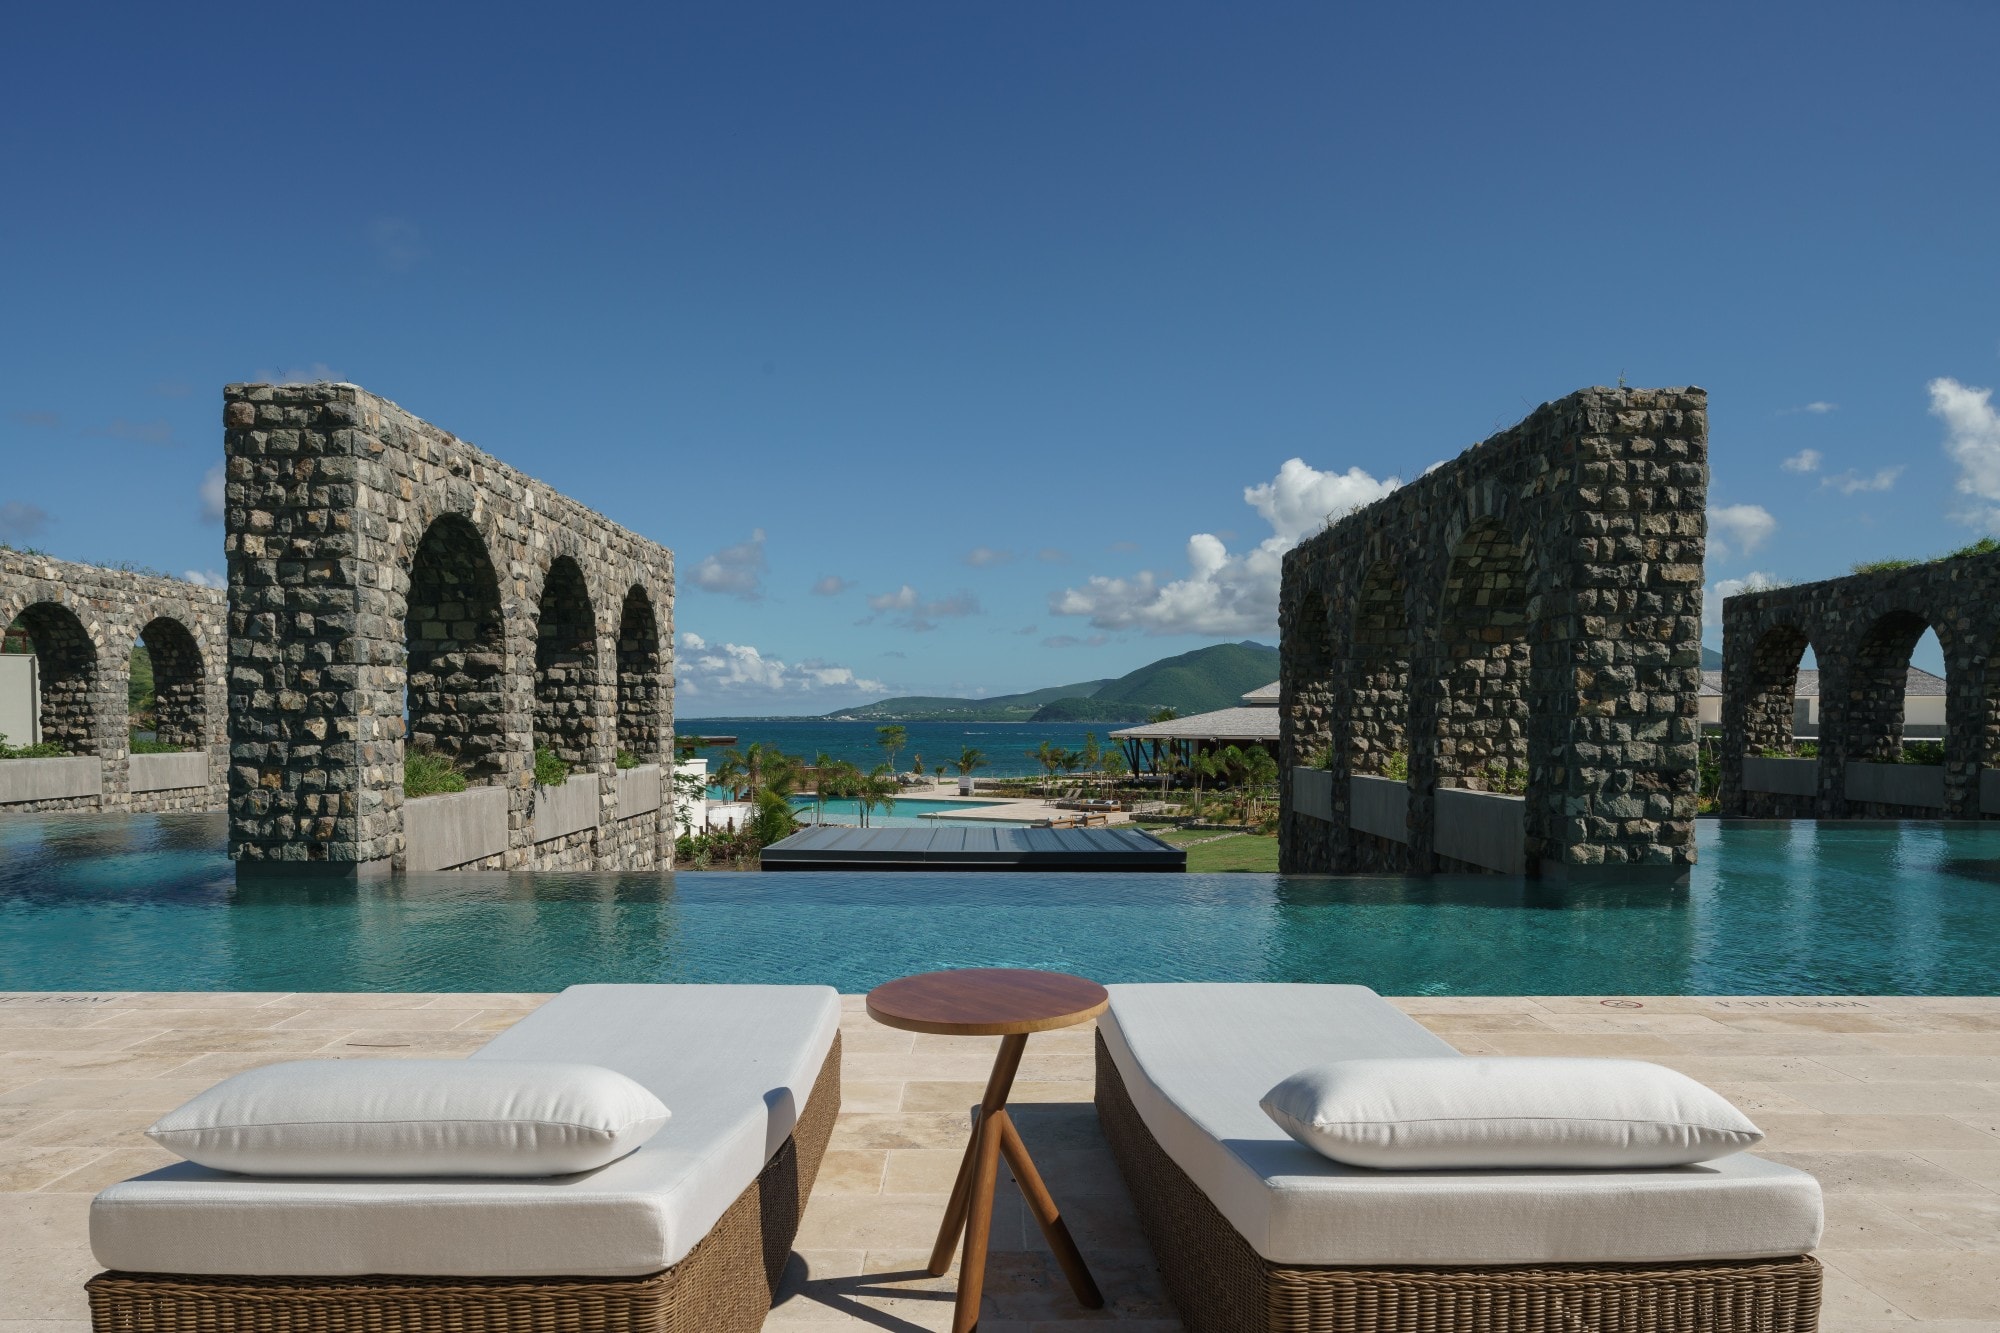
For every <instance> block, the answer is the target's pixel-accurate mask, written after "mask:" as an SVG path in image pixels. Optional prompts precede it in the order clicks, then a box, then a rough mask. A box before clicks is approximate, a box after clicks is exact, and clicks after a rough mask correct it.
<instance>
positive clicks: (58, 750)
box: [0, 732, 70, 759]
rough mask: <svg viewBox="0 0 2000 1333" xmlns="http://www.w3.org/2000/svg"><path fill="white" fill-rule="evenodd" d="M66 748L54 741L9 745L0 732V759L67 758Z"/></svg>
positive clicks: (68, 754)
mask: <svg viewBox="0 0 2000 1333" xmlns="http://www.w3.org/2000/svg"><path fill="white" fill-rule="evenodd" d="M69 757H70V753H69V751H68V750H65V749H63V747H62V746H60V745H57V744H56V743H55V742H54V741H37V742H36V743H35V744H33V745H9V744H7V735H6V733H5V732H0V759H67V758H69Z"/></svg>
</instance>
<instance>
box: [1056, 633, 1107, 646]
mask: <svg viewBox="0 0 2000 1333" xmlns="http://www.w3.org/2000/svg"><path fill="white" fill-rule="evenodd" d="M1110 642H1111V636H1110V635H1109V634H1092V635H1089V636H1088V637H1086V638H1081V639H1079V638H1078V637H1077V636H1076V635H1074V634H1051V635H1050V636H1049V637H1048V638H1046V639H1043V640H1042V647H1044V648H1102V647H1103V646H1104V645H1105V644H1107V643H1110Z"/></svg>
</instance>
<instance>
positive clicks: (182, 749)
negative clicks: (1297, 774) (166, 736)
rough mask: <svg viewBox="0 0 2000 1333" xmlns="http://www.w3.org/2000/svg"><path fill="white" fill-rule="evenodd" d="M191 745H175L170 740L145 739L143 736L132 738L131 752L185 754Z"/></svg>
mask: <svg viewBox="0 0 2000 1333" xmlns="http://www.w3.org/2000/svg"><path fill="white" fill-rule="evenodd" d="M192 748H193V747H192V746H187V745H176V744H174V743H173V742H172V741H163V740H157V739H155V740H150V741H149V740H147V739H146V738H145V737H143V736H134V737H133V738H132V747H131V749H132V753H133V754H186V753H187V752H188V751H189V750H190V749H192Z"/></svg>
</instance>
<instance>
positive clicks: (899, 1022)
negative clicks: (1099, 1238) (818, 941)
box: [868, 967, 1106, 1333]
mask: <svg viewBox="0 0 2000 1333" xmlns="http://www.w3.org/2000/svg"><path fill="white" fill-rule="evenodd" d="M1105 1003H1106V995H1105V990H1104V987H1102V986H1100V985H1098V984H1097V983H1096V982H1094V981H1087V980H1085V979H1084V978H1082V977H1073V976H1070V975H1069V974H1068V973H1066V972H1036V971H1030V970H1025V969H1020V968H1003V967H971V968H961V969H958V970H955V971H949V972H924V973H920V974H919V975H917V976H913V977H904V978H902V979H901V980H898V981H890V982H886V983H884V984H883V985H880V986H877V987H876V988H875V989H874V990H872V991H870V992H869V993H868V1013H869V1016H870V1017H872V1018H873V1019H874V1020H875V1021H876V1022H878V1023H882V1024H884V1025H886V1026H888V1027H892V1028H901V1029H903V1030H905V1031H908V1032H930V1033H938V1034H942V1035H945V1036H953V1037H999V1038H1000V1052H999V1054H998V1055H997V1056H996V1057H995V1058H994V1061H993V1072H992V1074H991V1076H990V1077H988V1079H987V1080H986V1094H985V1095H984V1096H983V1097H981V1098H980V1099H979V1109H978V1111H977V1113H976V1114H975V1115H974V1117H973V1121H972V1133H971V1135H970V1137H969V1138H968V1140H967V1142H966V1145H965V1156H964V1157H963V1158H962V1159H961V1160H960V1162H959V1164H958V1179H957V1180H956V1181H955V1182H954V1183H953V1185H952V1188H951V1200H950V1202H949V1203H947V1204H946V1205H945V1215H944V1223H943V1225H942V1226H940V1227H939V1228H938V1237H937V1244H936V1245H935V1246H934V1247H933V1248H932V1250H931V1261H930V1266H929V1271H930V1272H931V1274H932V1275H933V1276H937V1277H942V1276H943V1275H944V1274H945V1273H946V1272H948V1271H949V1270H950V1268H951V1252H952V1249H953V1248H954V1247H955V1246H956V1245H957V1243H958V1237H959V1232H960V1231H961V1230H963V1231H964V1233H965V1253H964V1256H963V1258H962V1259H961V1261H960V1263H959V1270H958V1297H957V1303H956V1305H955V1306H954V1309H953V1312H952V1324H951V1327H952V1333H968V1330H970V1329H971V1328H972V1327H973V1325H975V1324H977V1323H978V1322H979V1299H980V1295H981V1293H982V1291H983V1289H984V1286H985V1280H986V1246H987V1241H988V1238H989V1234H990V1232H991V1229H992V1224H993V1193H994V1189H995V1186H996V1184H997V1180H998V1176H999V1168H1000V1155H1001V1154H1002V1153H1005V1154H1006V1156H1007V1165H1008V1167H1009V1168H1010V1169H1011V1170H1012V1171H1013V1173H1014V1179H1015V1181H1016V1182H1017V1183H1018V1184H1019V1185H1020V1186H1021V1194H1022V1196H1023V1197H1024V1198H1026V1199H1027V1201H1028V1209H1029V1211H1030V1212H1032V1213H1033V1214H1034V1215H1035V1221H1036V1222H1037V1223H1039V1224H1040V1225H1041V1228H1042V1236H1043V1237H1044V1238H1045V1239H1046V1240H1047V1241H1048V1243H1049V1249H1050V1250H1051V1251H1053V1252H1054V1254H1055V1256H1056V1262H1057V1263H1059V1264H1061V1265H1062V1270H1063V1274H1064V1276H1066V1277H1067V1278H1068V1279H1069V1285H1070V1289H1071V1290H1072V1291H1073V1292H1075V1293H1076V1299H1077V1300H1078V1302H1080V1303H1081V1304H1082V1305H1083V1306H1084V1308H1085V1309H1089V1310H1099V1309H1102V1308H1103V1307H1104V1297H1103V1296H1102V1295H1100V1294H1099V1293H1098V1290H1097V1283H1096V1282H1095V1281H1094V1280H1093V1279H1092V1278H1091V1276H1090V1269H1089V1267H1088V1266H1087V1265H1085V1263H1084V1261H1083V1256H1082V1255H1081V1254H1079V1253H1078V1252H1077V1248H1076V1242H1075V1241H1074V1240H1072V1239H1070V1234H1069V1228H1068V1226H1066V1225H1065V1224H1064V1222H1063V1220H1062V1213H1061V1212H1060V1211H1059V1210H1058V1209H1057V1208H1056V1205H1055V1200H1054V1199H1052V1198H1051V1197H1050V1196H1049V1191H1048V1187H1047V1186H1046V1185H1045V1184H1043V1182H1042V1177H1041V1173H1040V1172H1038V1171H1037V1170H1036V1169H1035V1163H1034V1161H1033V1159H1032V1158H1030V1157H1029V1156H1028V1149H1027V1146H1026V1145H1025V1144H1023V1143H1022V1142H1021V1135H1020V1131H1018V1130H1017V1129H1015V1128H1014V1121H1013V1118H1012V1117H1011V1116H1009V1115H1008V1114H1007V1094H1008V1092H1009V1091H1010V1090H1011V1089H1012V1088H1013V1086H1014V1074H1015V1071H1016V1070H1018V1069H1019V1068H1020V1067H1021V1055H1022V1052H1023V1051H1025V1050H1026V1049H1027V1045H1028V1036H1029V1034H1030V1033H1035V1032H1051V1031H1054V1030H1055V1029H1057V1028H1065V1027H1071V1026H1074V1025H1075V1024H1078V1023H1087V1022H1089V1021H1090V1020H1091V1019H1093V1018H1095V1017H1096V1016H1097V1015H1099V1014H1101V1013H1103V1012H1104V1006H1105Z"/></svg>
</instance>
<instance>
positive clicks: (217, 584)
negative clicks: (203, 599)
mask: <svg viewBox="0 0 2000 1333" xmlns="http://www.w3.org/2000/svg"><path fill="white" fill-rule="evenodd" d="M181 577H182V578H183V579H185V580H187V581H188V582H189V583H192V584H194V586H195V587H197V588H227V587H228V586H229V580H228V579H226V578H224V577H223V576H222V575H221V574H219V573H217V572H216V571H215V570H212V569H190V570H188V571H186V572H185V573H183V574H182V575H181Z"/></svg>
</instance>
